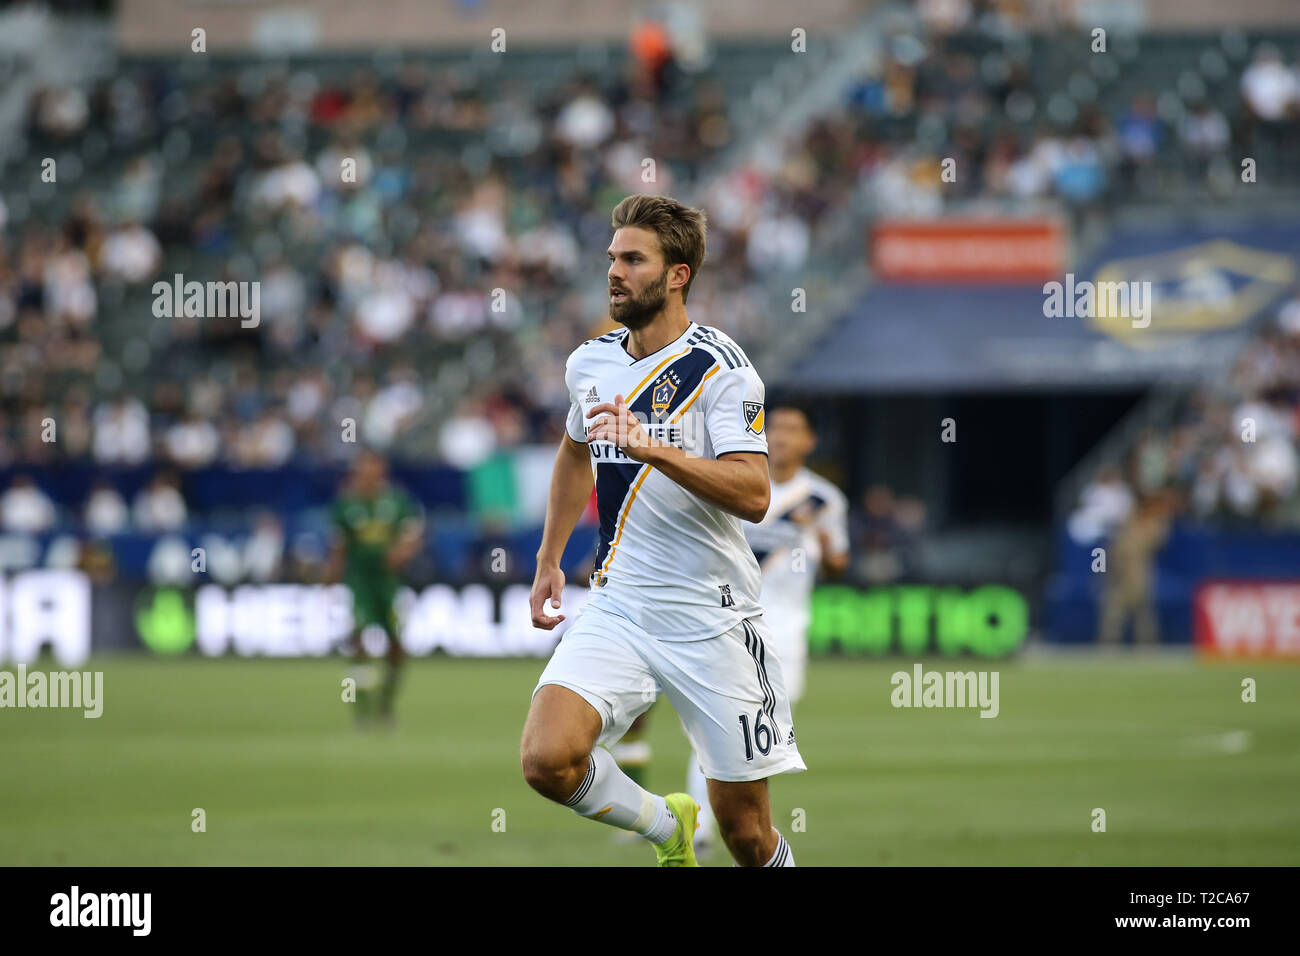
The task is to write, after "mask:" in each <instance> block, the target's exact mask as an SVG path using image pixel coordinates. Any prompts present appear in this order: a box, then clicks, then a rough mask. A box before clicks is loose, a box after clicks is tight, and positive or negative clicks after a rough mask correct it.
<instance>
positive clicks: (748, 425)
mask: <svg viewBox="0 0 1300 956" xmlns="http://www.w3.org/2000/svg"><path fill="white" fill-rule="evenodd" d="M745 429H746V430H747V431H751V432H753V433H754V434H755V435H761V434H763V406H762V404H761V403H759V402H745Z"/></svg>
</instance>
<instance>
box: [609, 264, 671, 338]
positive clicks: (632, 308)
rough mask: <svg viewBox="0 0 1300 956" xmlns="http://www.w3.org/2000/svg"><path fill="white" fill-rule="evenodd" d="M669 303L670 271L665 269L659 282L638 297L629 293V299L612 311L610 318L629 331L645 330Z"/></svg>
mask: <svg viewBox="0 0 1300 956" xmlns="http://www.w3.org/2000/svg"><path fill="white" fill-rule="evenodd" d="M667 302H668V270H667V269H665V270H664V272H663V275H661V276H660V277H659V281H658V282H657V283H655V284H653V285H651V286H648V287H647V288H646V290H645V291H644V292H642V293H641V294H640V295H638V296H634V295H632V293H631V292H628V294H627V299H626V300H625V301H624V302H623V303H622V304H621V305H619V306H616V307H612V308H611V309H610V315H609V317H610V318H611V319H613V320H614V321H615V322H617V323H619V324H620V325H624V326H627V328H628V330H629V331H632V332H636V331H637V330H638V329H644V328H645V327H646V326H647V325H649V324H650V321H651V320H652V319H653V318H654V317H655V316H656V315H658V314H659V313H660V312H662V311H663V308H664V306H665V305H666V304H667Z"/></svg>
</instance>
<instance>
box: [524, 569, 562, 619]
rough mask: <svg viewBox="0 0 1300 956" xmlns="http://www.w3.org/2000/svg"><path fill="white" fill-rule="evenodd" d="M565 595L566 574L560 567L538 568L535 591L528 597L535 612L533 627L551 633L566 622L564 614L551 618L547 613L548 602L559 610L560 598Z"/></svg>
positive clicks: (534, 580)
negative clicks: (550, 631)
mask: <svg viewBox="0 0 1300 956" xmlns="http://www.w3.org/2000/svg"><path fill="white" fill-rule="evenodd" d="M563 593H564V572H563V571H561V570H560V569H559V568H558V567H549V568H544V567H540V566H539V567H538V568H537V575H536V577H534V578H533V590H532V591H531V592H530V593H529V595H528V604H529V607H530V608H531V609H532V612H533V627H540V628H541V629H542V630H544V631H549V630H551V628H553V627H555V625H557V624H559V623H560V622H561V621H563V620H564V615H563V614H558V615H556V616H555V617H551V616H550V615H549V614H547V613H546V602H547V601H548V600H549V601H550V602H551V607H552V608H554V609H556V610H559V608H560V596H561V595H562V594H563Z"/></svg>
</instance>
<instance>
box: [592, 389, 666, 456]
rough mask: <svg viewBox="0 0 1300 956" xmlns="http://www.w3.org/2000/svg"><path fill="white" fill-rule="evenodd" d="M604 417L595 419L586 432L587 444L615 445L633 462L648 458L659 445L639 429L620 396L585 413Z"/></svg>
mask: <svg viewBox="0 0 1300 956" xmlns="http://www.w3.org/2000/svg"><path fill="white" fill-rule="evenodd" d="M595 415H604V416H605V417H604V418H600V419H597V421H596V422H595V424H593V425H592V426H591V430H590V431H589V432H587V443H588V444H590V443H591V442H594V441H607V442H612V443H613V444H615V445H617V446H618V447H619V448H620V449H621V450H622V452H623V453H624V454H625V455H627V457H629V458H631V459H632V460H633V461H641V462H643V461H645V460H646V459H647V458H648V457H649V456H650V449H651V448H654V447H655V446H657V445H658V444H659V443H658V442H657V441H655V440H654V439H653V438H651V437H650V435H649V434H648V433H647V432H646V430H645V429H644V428H642V427H641V423H640V422H639V421H637V418H636V416H635V415H633V414H632V411H631V409H629V408H628V407H627V403H626V402H625V401H624V400H623V396H622V395H615V396H614V401H613V403H612V404H611V403H610V402H601V403H600V404H599V405H597V406H595V407H594V408H592V410H591V411H589V412H587V417H588V418H592V417H593V416H595Z"/></svg>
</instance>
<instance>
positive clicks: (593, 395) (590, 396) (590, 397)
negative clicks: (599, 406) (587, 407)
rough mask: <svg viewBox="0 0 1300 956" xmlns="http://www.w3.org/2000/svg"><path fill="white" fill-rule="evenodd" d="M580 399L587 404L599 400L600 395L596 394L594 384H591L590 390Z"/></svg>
mask: <svg viewBox="0 0 1300 956" xmlns="http://www.w3.org/2000/svg"><path fill="white" fill-rule="evenodd" d="M582 400H583V402H585V403H587V404H591V403H592V402H598V401H600V396H599V395H597V394H596V386H595V385H593V386H591V391H589V392H588V393H587V394H586V395H585V396H584V397H583V399H582Z"/></svg>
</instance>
